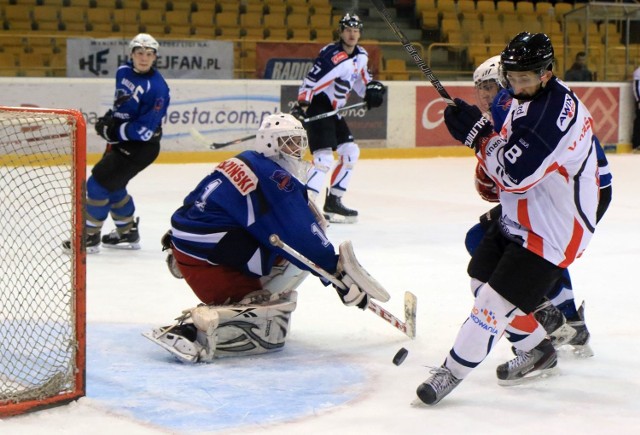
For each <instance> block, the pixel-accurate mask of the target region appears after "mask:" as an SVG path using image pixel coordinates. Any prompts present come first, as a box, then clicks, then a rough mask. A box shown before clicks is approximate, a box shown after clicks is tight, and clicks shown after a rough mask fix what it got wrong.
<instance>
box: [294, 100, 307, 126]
mask: <svg viewBox="0 0 640 435" xmlns="http://www.w3.org/2000/svg"><path fill="white" fill-rule="evenodd" d="M306 111H307V108H306V106H305V107H302V106H301V105H300V104H298V103H296V105H295V106H293V107H292V108H291V115H292V116H293V117H294V118H296V119H297V120H298V121H300V122H304V120H305V118H306V116H305V113H306Z"/></svg>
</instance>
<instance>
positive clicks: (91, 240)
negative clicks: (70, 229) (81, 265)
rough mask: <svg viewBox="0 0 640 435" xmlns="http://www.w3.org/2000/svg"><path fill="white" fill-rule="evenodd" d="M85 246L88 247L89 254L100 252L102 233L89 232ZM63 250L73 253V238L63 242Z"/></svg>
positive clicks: (66, 252)
mask: <svg viewBox="0 0 640 435" xmlns="http://www.w3.org/2000/svg"><path fill="white" fill-rule="evenodd" d="M85 246H86V248H87V254H96V253H98V252H100V233H95V234H87V238H86V242H85ZM62 251H63V252H64V253H65V254H71V240H65V241H64V242H62Z"/></svg>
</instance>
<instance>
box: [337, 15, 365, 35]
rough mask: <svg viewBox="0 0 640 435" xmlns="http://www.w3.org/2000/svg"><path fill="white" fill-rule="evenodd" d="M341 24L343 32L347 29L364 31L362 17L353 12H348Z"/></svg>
mask: <svg viewBox="0 0 640 435" xmlns="http://www.w3.org/2000/svg"><path fill="white" fill-rule="evenodd" d="M339 23H340V31H341V32H342V31H343V30H344V29H345V28H347V27H351V28H352V29H359V30H362V21H360V17H359V16H357V15H356V14H354V13H353V12H347V13H346V14H345V16H344V17H342V18H341V19H340V22H339Z"/></svg>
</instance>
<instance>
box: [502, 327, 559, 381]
mask: <svg viewBox="0 0 640 435" xmlns="http://www.w3.org/2000/svg"><path fill="white" fill-rule="evenodd" d="M515 353H516V357H515V358H514V359H512V360H510V361H507V362H506V363H504V364H500V365H499V366H498V368H497V369H496V376H498V384H499V385H503V386H509V385H518V384H521V383H523V382H525V381H527V380H530V379H532V378H536V377H538V376H543V375H550V374H553V373H554V372H555V370H554V369H555V367H556V365H557V363H558V357H557V354H556V350H555V349H554V347H553V344H552V343H551V340H550V339H548V338H545V339H544V340H543V341H542V342H541V343H540V344H538V345H537V346H536V347H535V348H533V349H531V350H530V351H528V352H525V351H523V350H519V349H516V350H515Z"/></svg>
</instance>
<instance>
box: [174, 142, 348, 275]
mask: <svg viewBox="0 0 640 435" xmlns="http://www.w3.org/2000/svg"><path fill="white" fill-rule="evenodd" d="M171 227H172V233H173V234H172V241H173V244H174V247H175V249H177V250H179V251H180V252H183V253H184V254H186V255H189V256H191V257H194V258H197V259H201V260H204V261H207V262H209V263H211V264H215V265H225V266H231V267H235V268H237V269H239V270H241V271H243V272H245V273H247V274H248V275H250V276H257V277H260V276H265V275H267V274H269V272H270V270H271V267H272V266H273V265H274V264H275V263H276V261H277V260H278V257H279V256H281V257H284V258H286V259H287V260H289V261H291V262H292V263H294V264H296V265H297V266H298V267H300V268H301V269H303V270H309V268H308V267H307V266H306V265H304V264H302V263H300V262H298V261H297V260H296V259H295V258H293V257H291V256H289V255H288V254H287V253H285V252H284V251H282V250H280V249H277V248H274V247H273V246H272V245H271V244H270V243H269V236H271V235H272V234H277V235H278V236H279V237H280V238H281V239H282V240H283V241H284V242H285V243H287V244H288V245H290V246H291V247H293V248H294V249H295V250H297V251H298V252H300V253H301V254H303V255H304V256H305V257H307V258H309V259H310V260H311V261H313V262H314V263H316V264H317V265H318V266H320V267H321V268H323V269H325V270H326V271H328V272H330V273H332V274H333V273H335V272H336V267H337V262H338V256H337V255H336V254H335V250H334V247H333V245H332V244H331V243H330V242H329V240H328V239H327V237H326V235H325V234H324V231H323V230H322V229H321V227H320V225H319V224H318V223H317V221H316V219H315V216H314V214H313V212H312V211H311V209H310V208H309V205H308V198H307V193H306V188H305V186H304V185H303V184H302V183H300V182H299V181H298V180H297V179H296V178H295V177H294V176H292V175H291V174H290V173H289V172H287V171H286V170H284V169H283V168H282V167H281V166H279V165H278V164H276V163H275V162H273V161H272V160H270V159H268V158H266V157H264V156H263V155H262V154H260V153H257V152H255V151H245V152H243V153H241V154H238V155H237V156H235V157H233V158H231V159H228V160H225V161H224V162H222V163H220V164H219V165H218V166H217V167H216V169H215V170H214V171H213V172H212V173H211V174H210V175H208V176H207V177H205V178H204V179H203V180H202V181H201V182H200V183H199V184H198V186H197V187H196V188H195V190H193V191H192V192H191V193H190V194H189V195H188V196H187V197H186V198H185V200H184V204H183V206H182V207H180V208H179V209H178V210H176V212H175V213H174V214H173V216H172V217H171Z"/></svg>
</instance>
